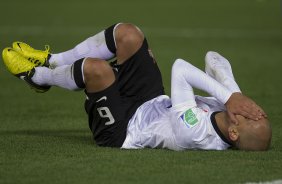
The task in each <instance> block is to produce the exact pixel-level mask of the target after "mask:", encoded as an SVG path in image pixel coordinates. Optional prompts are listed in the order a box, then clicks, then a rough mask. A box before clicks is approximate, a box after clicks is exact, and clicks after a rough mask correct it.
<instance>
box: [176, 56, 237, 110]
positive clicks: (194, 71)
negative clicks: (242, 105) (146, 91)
mask: <svg viewBox="0 0 282 184" xmlns="http://www.w3.org/2000/svg"><path fill="white" fill-rule="evenodd" d="M171 78H172V82H171V99H172V105H173V106H177V105H179V104H181V103H186V104H188V105H189V106H191V107H192V106H196V102H195V97H194V93H193V88H192V87H195V88H197V89H200V90H203V91H205V92H207V93H209V94H210V95H211V96H213V97H215V98H217V99H218V100H219V101H220V102H221V103H223V104H225V103H226V102H227V101H228V99H229V98H230V96H231V95H232V92H230V91H229V90H228V89H227V88H226V87H224V86H223V85H222V84H220V83H219V82H217V81H216V80H215V79H213V78H211V77H210V76H208V75H207V74H206V73H204V72H203V71H201V70H200V69H198V68H196V67H194V66H193V65H191V64H190V63H188V62H186V61H184V60H182V59H177V60H176V61H175V63H174V64H173V67H172V77H171Z"/></svg>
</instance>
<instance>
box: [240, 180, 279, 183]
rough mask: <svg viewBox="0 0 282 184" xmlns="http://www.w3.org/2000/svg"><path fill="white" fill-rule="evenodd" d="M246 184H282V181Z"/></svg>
mask: <svg viewBox="0 0 282 184" xmlns="http://www.w3.org/2000/svg"><path fill="white" fill-rule="evenodd" d="M245 184H282V180H273V181H264V182H247V183H245Z"/></svg>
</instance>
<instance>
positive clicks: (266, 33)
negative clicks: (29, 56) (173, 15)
mask: <svg viewBox="0 0 282 184" xmlns="http://www.w3.org/2000/svg"><path fill="white" fill-rule="evenodd" d="M102 29H104V28H103V27H101V26H99V27H91V26H80V27H79V26H75V27H72V26H50V27H49V26H0V39H1V37H3V36H7V35H9V36H10V35H11V36H12V35H18V36H44V35H48V36H71V35H85V34H87V35H92V34H95V33H97V32H99V31H100V30H102ZM142 30H143V31H144V32H145V34H146V35H150V36H155V37H171V38H231V39H232V38H277V39H282V29H281V30H280V29H231V28H168V27H142Z"/></svg>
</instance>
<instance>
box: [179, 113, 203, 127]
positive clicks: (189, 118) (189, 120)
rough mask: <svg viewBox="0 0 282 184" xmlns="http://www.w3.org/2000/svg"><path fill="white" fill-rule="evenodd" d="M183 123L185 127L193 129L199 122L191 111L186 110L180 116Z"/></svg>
mask: <svg viewBox="0 0 282 184" xmlns="http://www.w3.org/2000/svg"><path fill="white" fill-rule="evenodd" d="M181 118H182V120H183V122H184V123H185V124H186V126H188V127H189V128H190V127H193V126H195V125H196V124H197V123H198V122H199V121H198V119H197V117H196V115H195V114H194V112H193V111H192V109H188V110H187V111H186V112H185V113H184V114H183V115H182V116H181Z"/></svg>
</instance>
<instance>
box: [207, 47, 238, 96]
mask: <svg viewBox="0 0 282 184" xmlns="http://www.w3.org/2000/svg"><path fill="white" fill-rule="evenodd" d="M205 63H206V67H205V71H206V73H207V74H208V75H209V76H211V77H213V78H214V79H215V80H217V81H218V82H219V83H221V84H222V85H224V86H225V87H226V88H227V89H229V90H230V91H231V92H241V91H240V88H239V86H238V84H237V83H236V81H235V78H234V76H233V73H232V68H231V65H230V63H229V61H228V60H227V59H226V58H224V57H223V56H221V55H220V54H219V53H217V52H213V51H209V52H207V54H206V57H205Z"/></svg>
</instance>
